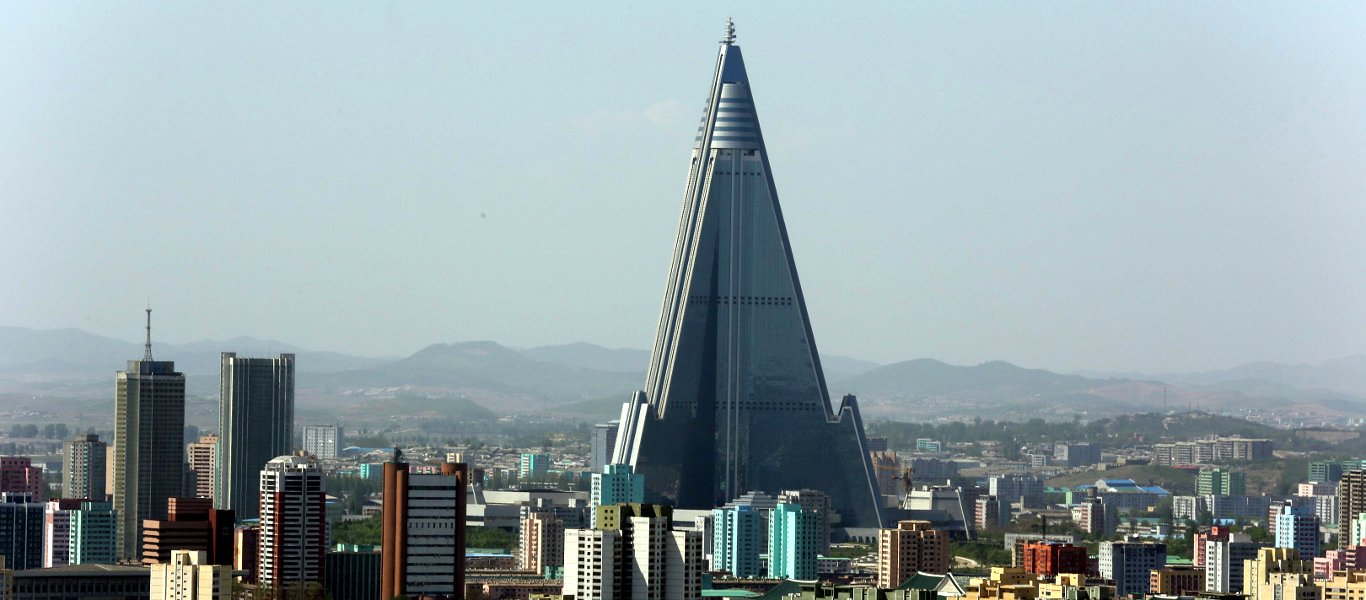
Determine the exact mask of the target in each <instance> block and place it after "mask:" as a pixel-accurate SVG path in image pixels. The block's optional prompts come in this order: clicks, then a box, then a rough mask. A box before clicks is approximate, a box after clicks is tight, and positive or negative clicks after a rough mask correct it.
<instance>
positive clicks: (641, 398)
mask: <svg viewBox="0 0 1366 600" xmlns="http://www.w3.org/2000/svg"><path fill="white" fill-rule="evenodd" d="M732 33H733V31H732ZM734 41H735V38H734V36H733V35H731V34H727V36H726V38H725V40H724V41H723V42H722V45H721V49H720V55H719V56H718V58H717V61H716V71H715V74H714V76H713V78H712V80H711V84H712V85H711V89H710V90H709V91H710V98H709V99H708V102H707V108H706V111H705V112H704V116H703V120H702V122H701V125H700V127H699V129H698V132H697V133H698V135H697V138H696V141H695V143H694V145H693V153H692V160H691V162H690V167H689V168H690V171H689V176H688V178H687V185H686V188H687V189H686V191H685V196H684V201H683V211H682V215H681V217H680V221H679V229H678V231H679V234H678V236H677V238H676V244H675V246H674V259H673V264H672V266H671V267H670V268H669V275H668V283H667V284H666V286H665V295H664V303H663V305H662V306H661V312H660V319H659V321H658V323H659V328H658V330H657V333H656V336H655V344H654V351H653V353H652V355H651V359H650V367H649V369H648V370H647V375H646V381H645V386H644V388H643V389H641V390H640V391H639V392H637V393H636V394H635V395H634V396H633V398H632V399H631V400H630V401H629V402H628V403H627V404H626V405H625V406H623V409H622V413H621V414H622V416H621V429H622V433H621V435H619V436H618V443H617V445H616V448H614V456H613V459H612V462H614V463H628V464H630V465H632V466H633V467H634V468H635V471H636V472H637V473H640V474H643V475H645V478H646V479H645V485H646V487H647V493H646V499H647V500H649V501H651V502H668V503H670V504H673V505H675V506H677V507H679V508H687V509H704V510H711V509H713V508H715V507H717V506H719V505H721V504H723V503H724V502H725V501H726V500H728V499H730V498H733V497H734V496H735V495H736V494H737V493H739V492H741V491H743V490H770V491H772V490H791V489H816V490H820V491H822V492H825V493H826V494H827V495H829V496H830V500H831V503H832V504H833V506H834V510H835V512H838V513H839V514H840V515H841V517H842V524H843V525H844V526H846V527H867V528H873V527H881V526H882V524H883V523H882V499H881V496H880V494H879V492H878V489H877V480H876V478H875V477H874V475H873V468H872V463H871V460H870V458H869V455H868V451H869V448H868V443H867V440H866V438H865V437H864V432H863V423H862V419H861V417H860V415H859V412H858V403H857V401H856V400H855V399H854V397H853V396H846V397H845V398H844V400H843V401H842V402H839V403H838V404H834V405H832V402H831V398H830V393H829V390H828V389H827V386H826V385H825V377H824V376H823V375H822V370H821V362H820V356H819V353H818V352H817V349H816V343H815V337H814V336H813V335H812V329H811V322H810V319H809V318H808V315H807V310H806V301H805V299H804V297H803V295H802V291H801V290H802V287H801V285H800V283H799V282H798V278H797V269H796V263H795V262H794V261H793V259H792V256H793V255H792V248H791V245H790V243H789V239H788V235H787V230H786V226H785V224H784V221H783V218H782V216H781V215H782V211H781V209H780V207H779V201H778V194H777V190H776V188H775V187H774V185H773V182H774V179H773V172H772V170H771V169H770V164H769V157H768V151H767V149H766V147H765V145H764V140H763V135H762V134H761V133H760V127H759V120H758V117H757V115H756V113H755V103H754V97H753V95H752V94H751V89H750V85H749V77H748V75H747V74H746V72H745V65H744V59H743V58H742V57H741V52H740V47H739V46H737V45H735V43H734Z"/></svg>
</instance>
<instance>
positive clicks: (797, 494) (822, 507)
mask: <svg viewBox="0 0 1366 600" xmlns="http://www.w3.org/2000/svg"><path fill="white" fill-rule="evenodd" d="M778 502H779V503H780V504H781V503H784V502H786V503H788V504H799V505H801V507H802V510H804V511H807V512H811V513H815V515H816V527H817V532H816V551H817V552H819V553H821V554H824V553H826V552H828V551H829V550H830V520H831V519H832V518H833V517H834V515H833V511H834V508H833V507H832V506H831V504H830V496H829V495H828V494H826V493H825V492H822V491H820V490H783V491H782V492H779V493H778Z"/></svg>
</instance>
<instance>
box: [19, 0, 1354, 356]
mask: <svg viewBox="0 0 1366 600" xmlns="http://www.w3.org/2000/svg"><path fill="white" fill-rule="evenodd" d="M727 16H734V18H735V20H736V24H737V28H738V35H739V42H740V44H741V45H742V46H743V47H744V50H745V57H746V60H747V61H748V66H749V72H750V76H751V79H752V81H753V84H754V87H755V96H756V101H757V104H758V110H759V116H760V119H761V121H762V122H763V125H764V133H765V134H766V138H767V143H768V147H769V151H770V154H771V159H772V164H773V168H774V171H775V177H776V180H777V184H778V191H779V194H780V196H781V198H782V202H783V205H784V210H785V213H786V217H787V221H788V226H789V229H790V233H791V237H792V240H793V244H794V249H795V254H796V258H797V263H798V268H799V270H800V272H801V275H802V280H803V285H804V287H805V290H806V292H807V301H808V305H809V308H810V311H811V315H812V319H813V325H814V327H815V332H816V339H817V342H818V344H819V346H820V347H821V349H822V350H823V351H825V352H830V353H839V354H847V355H851V356H857V357H864V358H869V359H872V360H878V361H893V360H901V359H908V358H915V357H935V358H940V359H944V360H948V361H951V362H959V363H975V362H978V361H982V360H989V359H1004V360H1010V361H1013V362H1017V363H1020V364H1024V365H1028V366H1038V367H1047V368H1053V369H1060V370H1070V369H1116V370H1119V369H1123V370H1129V369H1134V370H1143V369H1148V370H1158V369H1180V370H1186V369H1205V368H1215V367H1221V366H1226V365H1231V364H1234V363H1239V362H1243V361H1249V360H1261V359H1269V360H1281V361H1291V362H1297V361H1320V360H1324V359H1329V358H1335V357H1339V356H1343V355H1347V354H1352V353H1360V352H1366V340H1364V339H1363V336H1362V333H1363V332H1366V268H1363V267H1366V264H1363V262H1364V261H1366V259H1364V258H1363V257H1366V241H1364V240H1366V235H1364V234H1363V231H1364V230H1366V35H1362V32H1363V31H1366V4H1363V3H1345V2H1344V3H1334V4H1326V3H1315V4H1289V3H1286V4H1281V5H1276V4H1262V3H1245V2H1236V3H1235V2H1225V3H1215V2H1206V3H1177V2H1169V3H1122V4H1121V3H1094V2H1079V3H1023V2H1020V3H981V4H969V3H943V4H940V3H936V4H920V3H916V4H911V3H892V4H884V5H878V6H874V7H871V8H869V7H862V8H848V9H846V8H839V7H836V6H834V5H800V7H799V8H798V7H794V6H793V5H791V4H790V3H781V4H772V5H764V4H759V3H744V4H739V5H734V6H731V5H725V4H697V3H686V4H680V5H679V6H678V7H677V8H664V7H660V6H656V5H655V4H646V5H639V6H618V5H615V4H581V3H550V2H546V3H536V4H531V5H521V6H508V5H506V4H504V3H481V4H469V3H402V4H400V3H391V4H384V3H354V4H345V5H342V4H336V3H284V4H278V3H230V4H223V3H132V2H129V3H80V4H70V3H47V2H42V3H38V2H34V3H19V2H13V3H7V4H6V5H5V6H4V8H3V9H0V207H2V208H3V209H4V212H3V214H4V217H3V218H0V259H3V260H0V281H4V282H5V285H4V288H5V291H4V293H0V324H9V325H21V326H29V327H43V328H47V327H68V326H69V327H80V328H83V329H87V330H90V331H93V332H96V333H100V334H106V335H113V336H117V337H121V338H125V339H137V338H138V337H139V336H140V334H141V330H140V327H141V316H142V315H141V308H142V306H143V303H144V302H146V301H147V300H148V298H150V299H151V301H152V303H153V306H154V308H155V309H156V322H157V323H156V332H157V337H158V338H159V339H164V340H168V341H189V340H193V339H201V338H223V337H230V336H235V335H252V336H258V337H270V338H276V339H280V340H284V341H288V342H292V343H296V344H299V345H302V346H305V347H310V348H315V349H329V350H337V351H343V352H352V353H360V354H406V353H409V352H412V351H415V350H417V349H419V348H421V347H422V346H425V345H427V344H429V343H432V342H438V341H458V340H470V339H495V340H498V341H500V342H503V343H505V344H512V345H539V344H549V343H562V342H569V341H576V340H584V341H590V342H594V343H599V344H603V345H607V346H615V347H637V348H644V347H648V346H649V345H650V343H651V340H652V337H653V335H654V326H655V322H656V319H657V316H658V307H659V301H660V297H661V294H662V291H663V285H664V279H665V275H666V268H667V264H668V259H669V253H670V250H671V247H672V243H673V234H674V229H675V226H676V220H677V217H678V207H679V202H680V200H681V196H682V191H683V179H684V176H685V175H686V167H687V160H688V152H689V148H690V145H691V140H692V136H693V133H694V128H695V127H696V122H697V117H698V116H699V115H700V111H701V108H702V103H703V101H704V100H705V96H706V93H707V83H708V80H709V78H710V76H711V68H712V66H713V61H714V58H715V51H716V41H717V40H718V39H719V38H720V36H721V29H722V25H723V23H724V21H725V18H726V17H727ZM172 358H173V357H172Z"/></svg>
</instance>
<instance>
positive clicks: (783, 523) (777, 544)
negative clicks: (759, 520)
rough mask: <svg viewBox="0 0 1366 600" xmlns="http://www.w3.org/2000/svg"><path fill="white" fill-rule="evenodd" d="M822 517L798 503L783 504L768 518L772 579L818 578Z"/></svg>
mask: <svg viewBox="0 0 1366 600" xmlns="http://www.w3.org/2000/svg"><path fill="white" fill-rule="evenodd" d="M821 518H822V515H821V514H820V513H818V512H816V511H814V510H805V509H803V508H802V505H800V504H796V503H787V502H779V503H778V506H776V507H774V508H773V510H772V511H771V512H770V513H769V515H768V576H769V577H778V578H782V579H801V580H804V581H810V580H812V579H815V578H816V555H818V554H820V551H821V550H820V539H819V538H820V531H821V525H820V520H821Z"/></svg>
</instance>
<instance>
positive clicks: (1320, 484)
mask: <svg viewBox="0 0 1366 600" xmlns="http://www.w3.org/2000/svg"><path fill="white" fill-rule="evenodd" d="M1337 493H1338V484H1337V483H1335V482H1331V481H1311V482H1309V483H1301V484H1300V486H1299V489H1298V490H1296V493H1295V495H1296V496H1300V497H1306V498H1307V497H1310V496H1332V495H1335V494H1337Z"/></svg>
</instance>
